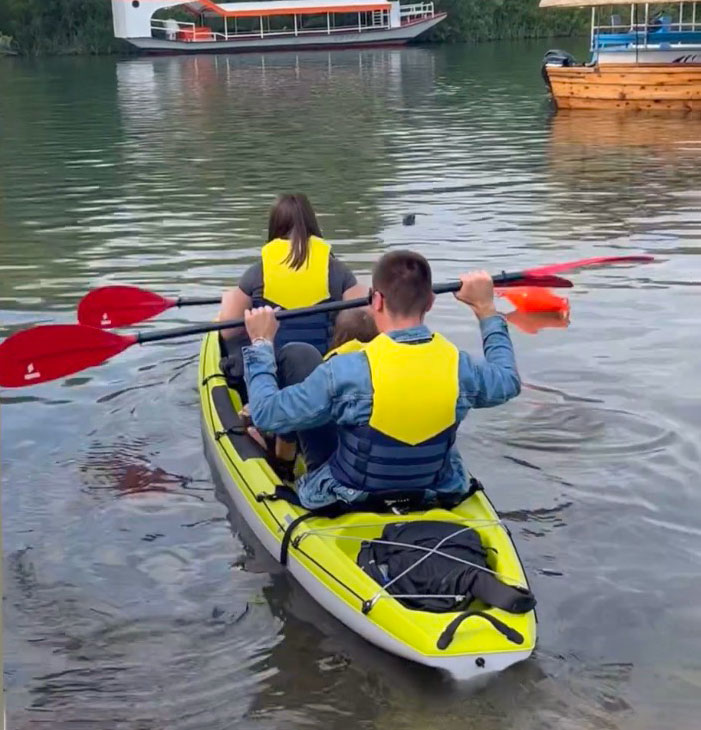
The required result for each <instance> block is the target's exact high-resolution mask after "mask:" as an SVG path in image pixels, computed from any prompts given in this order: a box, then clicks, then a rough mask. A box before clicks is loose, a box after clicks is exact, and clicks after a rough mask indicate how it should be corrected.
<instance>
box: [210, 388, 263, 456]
mask: <svg viewBox="0 0 701 730" xmlns="http://www.w3.org/2000/svg"><path fill="white" fill-rule="evenodd" d="M212 400H213V401H214V407H215V408H216V409H217V416H219V420H220V422H221V424H222V430H221V431H217V432H215V434H214V438H215V439H216V440H217V441H218V440H219V439H221V438H224V437H226V438H228V439H229V441H230V442H231V445H232V446H233V447H234V448H235V449H236V451H237V452H238V454H239V456H240V457H241V458H242V459H243V460H244V461H246V460H247V459H264V458H265V456H266V454H265V451H264V450H263V449H262V448H261V446H260V444H258V443H256V442H255V441H254V440H253V439H252V438H251V437H250V436H249V435H248V431H247V430H246V428H245V426H244V424H243V421H242V420H241V418H240V416H239V414H238V412H237V411H236V408H235V407H234V404H233V403H232V401H231V396H230V395H229V388H228V387H227V386H226V385H216V386H215V387H214V388H212Z"/></svg>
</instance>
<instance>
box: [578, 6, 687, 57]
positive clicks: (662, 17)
mask: <svg viewBox="0 0 701 730" xmlns="http://www.w3.org/2000/svg"><path fill="white" fill-rule="evenodd" d="M687 6H688V4H687ZM685 15H686V19H685V17H684V16H685ZM689 15H691V20H690V21H689ZM596 20H597V13H596V8H594V7H592V29H591V41H592V43H591V46H592V50H597V49H601V48H613V47H616V46H618V47H628V46H666V45H674V46H684V45H687V44H688V45H692V44H693V45H698V44H699V43H701V18H699V20H698V21H697V15H696V3H693V5H691V13H690V14H689V12H688V10H687V8H685V4H684V3H681V4H680V7H679V15H678V17H677V18H675V19H673V18H672V16H671V15H669V14H666V13H661V14H658V15H657V16H655V17H654V18H652V19H651V18H650V12H649V6H648V5H645V6H644V11H643V10H642V9H638V7H637V6H634V5H631V12H630V18H627V17H626V21H627V22H626V21H624V19H623V17H622V16H621V15H611V16H610V18H609V21H610V22H608V23H597V22H596Z"/></svg>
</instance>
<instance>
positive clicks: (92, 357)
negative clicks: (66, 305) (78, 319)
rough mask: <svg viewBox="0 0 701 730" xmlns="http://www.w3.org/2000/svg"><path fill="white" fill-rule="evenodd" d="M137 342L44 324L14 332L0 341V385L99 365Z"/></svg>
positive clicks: (35, 380)
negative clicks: (0, 342)
mask: <svg viewBox="0 0 701 730" xmlns="http://www.w3.org/2000/svg"><path fill="white" fill-rule="evenodd" d="M136 342H137V337H136V335H117V334H115V333H114V332H106V331H105V330H100V329H96V328H95V327H85V326H84V325H81V324H47V325H41V326H39V327H32V328H30V329H27V330H22V331H21V332H16V333H15V334H14V335H11V336H10V337H8V338H7V339H6V340H5V341H4V342H3V343H2V344H0V386H2V387H5V388H21V387H23V386H25V385H36V384H37V383H45V382H46V381H47V380H55V379H56V378H62V377H63V376H64V375H71V374H72V373H77V372H78V371H79V370H84V369H85V368H89V367H91V366H92V365H99V364H100V363H101V362H104V361H105V360H107V359H108V358H110V357H112V356H113V355H117V354H118V353H120V352H122V350H126V349H127V347H130V346H131V345H133V344H135V343H136Z"/></svg>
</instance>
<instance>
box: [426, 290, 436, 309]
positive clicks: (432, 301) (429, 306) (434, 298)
mask: <svg viewBox="0 0 701 730" xmlns="http://www.w3.org/2000/svg"><path fill="white" fill-rule="evenodd" d="M435 301H436V295H435V294H434V293H433V292H431V298H430V299H429V300H428V306H427V307H426V312H430V311H431V308H432V307H433V303H434V302H435Z"/></svg>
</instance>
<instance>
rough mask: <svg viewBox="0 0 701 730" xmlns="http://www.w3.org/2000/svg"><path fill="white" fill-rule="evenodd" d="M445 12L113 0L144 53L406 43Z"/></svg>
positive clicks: (358, 0) (348, 3)
mask: <svg viewBox="0 0 701 730" xmlns="http://www.w3.org/2000/svg"><path fill="white" fill-rule="evenodd" d="M174 11H178V12H177V18H176V17H174V15H175V14H176V13H175V12H174ZM185 13H187V14H189V15H190V16H191V17H192V19H193V20H192V22H190V21H184V20H182V18H183V17H184V14H185ZM445 17H446V14H445V13H437V12H435V9H434V6H433V3H432V2H421V3H416V4H412V5H401V4H400V3H399V0H314V1H313V2H310V1H309V0H259V1H257V2H230V3H217V2H214V1H213V0H191V1H190V2H184V1H183V0H112V18H113V24H114V35H115V37H116V38H123V39H124V40H126V41H127V42H128V43H130V44H131V45H133V46H135V47H136V48H138V49H139V50H141V51H144V52H147V53H203V52H205V53H206V52H209V53H237V52H238V53H240V52H245V51H274V50H300V49H303V50H313V49H320V48H347V47H358V46H377V45H381V46H388V45H403V44H405V43H409V42H410V41H412V40H414V39H415V38H418V36H420V35H422V34H423V33H425V32H426V31H427V30H429V29H431V28H433V27H434V26H435V25H437V24H438V23H440V22H441V21H442V20H443V19H444V18H445Z"/></svg>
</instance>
